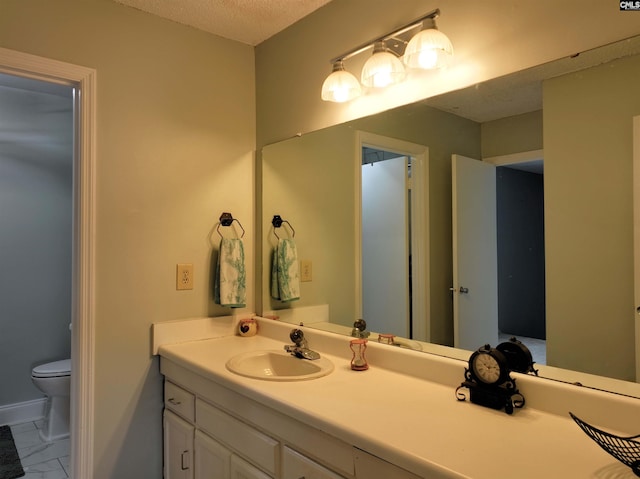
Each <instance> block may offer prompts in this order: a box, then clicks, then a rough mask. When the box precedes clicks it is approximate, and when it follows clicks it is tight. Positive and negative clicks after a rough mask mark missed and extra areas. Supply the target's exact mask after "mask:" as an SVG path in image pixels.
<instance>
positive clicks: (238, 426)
mask: <svg viewBox="0 0 640 479" xmlns="http://www.w3.org/2000/svg"><path fill="white" fill-rule="evenodd" d="M196 421H197V423H198V427H199V428H200V429H202V430H203V431H205V432H207V433H208V434H210V435H211V436H213V437H214V438H216V439H218V440H219V441H221V442H223V443H225V444H226V445H228V446H229V447H230V448H232V449H234V450H235V451H236V452H237V453H238V454H239V455H241V456H243V457H245V458H247V459H248V460H249V461H252V462H253V463H254V464H256V465H258V466H259V467H261V468H263V469H264V470H265V471H267V472H269V473H270V474H275V473H276V465H277V457H278V444H279V443H278V441H276V440H275V439H273V438H271V437H269V436H267V435H265V434H262V433H261V432H260V431H258V430H256V429H254V428H252V427H251V426H249V425H247V424H245V423H243V422H242V421H239V420H238V419H236V418H234V417H232V416H230V415H228V414H227V413H225V412H223V411H221V410H220V409H218V408H216V407H214V406H212V405H210V404H208V403H206V402H204V401H202V400H200V399H197V400H196Z"/></svg>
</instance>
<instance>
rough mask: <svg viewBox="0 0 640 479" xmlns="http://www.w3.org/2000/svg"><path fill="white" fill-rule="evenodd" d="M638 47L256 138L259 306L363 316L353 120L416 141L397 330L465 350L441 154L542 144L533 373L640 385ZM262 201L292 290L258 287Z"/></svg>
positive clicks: (444, 350) (335, 322) (505, 153)
mask: <svg viewBox="0 0 640 479" xmlns="http://www.w3.org/2000/svg"><path fill="white" fill-rule="evenodd" d="M639 44H640V42H639V39H638V38H633V39H628V40H624V41H622V42H618V43H616V44H612V45H607V46H603V47H601V48H599V49H596V50H592V51H588V52H582V53H581V54H580V55H577V56H575V57H571V58H564V59H560V60H558V61H556V62H552V63H549V64H545V65H541V66H540V67H537V68H533V69H529V70H526V71H523V72H519V73H516V74H513V75H509V76H507V77H503V78H498V79H496V80H492V81H489V82H486V83H483V84H478V85H475V86H474V87H470V88H467V89H465V90H462V91H458V92H452V93H448V94H445V95H442V96H439V97H434V98H431V99H427V100H424V101H422V102H418V103H415V104H412V105H407V106H404V107H400V108H396V109H393V110H389V111H387V112H383V113H379V114H377V115H373V116H371V117H367V118H361V119H358V120H354V121H351V122H348V123H344V124H341V125H336V126H333V127H330V128H327V129H324V130H320V131H316V132H313V133H310V134H306V135H303V136H302V137H297V138H292V139H289V140H286V141H283V142H280V143H277V144H274V145H269V146H266V147H265V148H263V150H262V152H261V154H262V164H261V176H262V205H261V206H262V212H261V213H262V219H261V222H262V223H261V224H262V228H263V235H262V243H263V251H262V257H263V268H262V277H261V283H262V312H263V315H266V316H269V315H274V314H275V315H277V316H279V317H280V318H281V319H284V320H286V319H287V318H292V320H294V321H296V322H297V321H298V316H295V315H294V313H296V312H302V311H306V312H305V315H304V319H305V325H307V326H313V324H311V322H313V321H315V320H313V319H312V321H311V322H309V318H322V319H323V320H324V319H326V320H327V322H326V323H325V322H324V321H320V323H319V324H318V326H319V327H323V328H324V329H329V330H334V331H336V332H344V333H346V334H349V333H350V332H351V326H352V324H353V322H354V320H355V319H357V318H358V317H359V315H360V314H361V313H362V304H361V297H362V292H361V288H362V281H361V276H360V274H361V273H360V272H361V269H362V265H361V264H360V253H361V250H360V246H359V241H360V239H361V236H360V235H361V230H360V228H361V223H360V201H361V199H360V191H359V189H360V183H359V182H360V171H361V167H362V166H361V164H360V163H359V162H358V160H357V159H356V158H357V157H358V155H360V148H361V142H360V140H359V138H361V136H360V135H361V133H360V132H366V134H375V135H378V136H379V137H380V138H382V139H383V140H381V141H382V142H384V141H385V140H384V138H389V139H391V140H389V141H391V144H393V141H396V140H400V141H401V142H405V143H410V144H412V145H418V146H420V145H422V146H423V147H425V148H426V149H427V155H426V160H425V161H426V169H427V178H426V180H425V188H426V191H424V192H423V194H424V195H425V204H427V205H428V207H427V208H426V212H425V216H424V221H425V225H426V226H425V228H424V231H425V233H424V234H425V236H424V237H423V238H418V239H417V241H421V242H423V243H424V244H423V246H424V250H425V251H426V252H427V257H428V259H427V261H426V263H425V264H426V268H427V269H426V272H425V276H426V282H425V289H424V290H423V291H421V292H420V293H418V292H416V291H414V292H413V295H418V294H421V295H424V296H425V298H426V309H427V313H426V315H425V316H427V320H426V321H427V324H426V325H422V326H423V327H424V330H425V332H424V336H425V337H424V338H414V339H419V340H421V341H410V343H412V344H416V345H417V348H416V349H423V350H425V351H428V352H435V353H437V354H444V355H448V356H452V357H456V358H458V359H466V358H467V357H468V351H466V350H458V349H456V348H452V347H451V346H452V345H453V304H452V303H453V301H452V295H453V294H457V293H455V292H454V293H452V292H451V291H450V288H457V287H459V286H461V285H454V284H453V273H452V264H453V252H452V242H453V236H452V178H451V174H452V167H451V161H452V160H451V156H452V155H456V154H457V155H463V156H467V157H471V158H475V159H482V158H484V159H487V158H488V157H491V158H501V159H503V160H504V158H505V157H507V158H508V157H509V156H510V155H514V154H515V156H518V154H521V153H522V154H524V155H525V156H526V155H527V153H523V152H531V151H539V150H542V149H543V151H544V153H543V156H544V216H545V218H544V228H545V231H544V248H545V255H546V260H545V266H546V272H545V277H546V285H545V298H546V325H545V329H546V342H547V358H546V361H545V362H546V363H547V364H548V366H540V375H541V376H545V377H550V378H553V379H559V380H563V381H569V382H576V381H580V382H581V383H583V384H584V385H586V386H594V387H598V388H604V389H607V390H613V391H616V392H621V393H624V394H629V395H634V396H637V397H640V394H639V393H638V391H639V390H640V389H638V388H637V386H638V385H637V384H635V383H633V382H632V381H634V380H635V341H634V334H635V333H634V331H635V329H634V328H635V324H634V323H635V316H634V314H635V313H634V311H635V306H634V299H633V224H632V222H633V213H632V202H633V197H632V195H633V188H632V184H631V178H632V172H633V170H632V145H633V138H632V118H633V116H634V115H640V93H638V92H637V89H635V87H634V86H633V85H634V78H635V79H637V78H638V77H639V75H640V56H637V54H638V52H639V51H640V50H639V48H638V45H639ZM608 81H610V82H611V83H606V82H608ZM543 138H544V142H543ZM543 143H544V144H543ZM543 147H544V148H543ZM400 150H402V148H400ZM275 214H278V215H281V217H282V218H283V219H286V220H287V221H289V222H290V223H291V225H292V226H293V227H294V228H295V232H296V236H295V239H296V242H297V246H298V254H299V258H300V259H301V260H305V261H308V262H310V264H311V281H308V282H303V283H302V284H301V299H300V300H299V301H296V302H293V303H280V302H278V301H275V300H272V299H271V298H270V295H269V271H270V252H271V249H272V248H273V246H274V245H275V241H276V237H275V234H274V228H273V227H272V226H271V218H272V217H273V215H275ZM275 233H278V234H279V236H282V235H283V234H289V232H288V230H282V231H276V232H275ZM470 240H471V241H473V239H470ZM415 241H416V239H415V238H414V242H415ZM498 241H500V239H498ZM380 254H383V252H380ZM522 274H524V275H525V276H526V275H527V272H524V273H522ZM523 313H524V311H523ZM364 319H365V320H366V319H367V318H364ZM419 321H423V319H422V318H416V317H414V318H413V323H414V324H415V323H416V322H419ZM413 329H414V330H415V329H416V328H415V327H414V328H413ZM378 332H384V331H378ZM507 333H511V331H507ZM410 336H411V333H410ZM422 339H426V340H427V341H422ZM427 343H432V344H433V345H434V346H433V347H430V346H429V345H427ZM480 345H481V344H478V346H480ZM534 356H535V355H534ZM535 359H536V358H535V357H534V360H535ZM605 378H609V379H608V380H607V379H605Z"/></svg>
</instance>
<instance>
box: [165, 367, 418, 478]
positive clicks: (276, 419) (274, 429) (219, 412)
mask: <svg viewBox="0 0 640 479" xmlns="http://www.w3.org/2000/svg"><path fill="white" fill-rule="evenodd" d="M161 370H162V373H163V374H164V375H165V412H164V418H165V419H164V427H165V432H164V437H165V444H164V457H165V479H301V478H304V479H388V478H390V477H393V478H394V479H418V476H415V475H413V474H411V473H409V472H407V471H405V470H404V469H400V468H398V467H397V466H395V465H393V464H390V463H388V462H386V461H383V460H382V459H380V458H377V457H375V456H372V455H370V454H368V453H366V452H365V451H361V450H360V449H357V448H356V447H354V446H352V445H351V444H348V443H346V442H344V441H341V440H340V439H338V438H336V437H333V436H330V435H328V434H327V433H325V432H323V431H320V430H319V429H316V428H314V427H311V426H309V425H307V424H304V423H302V422H300V421H298V420H296V419H293V418H291V417H290V416H287V415H285V414H282V413H280V412H278V411H277V410H276V409H273V408H271V407H268V406H265V405H264V404H262V403H261V402H258V401H255V400H252V399H250V398H248V397H246V396H243V395H241V394H238V393H236V392H235V391H232V390H231V389H228V388H225V387H224V386H222V385H220V384H218V383H216V382H214V381H211V380H207V379H205V378H203V377H202V376H199V375H197V374H194V373H193V372H191V371H189V370H187V369H185V368H182V367H180V366H177V365H175V364H173V363H171V362H168V361H165V360H162V361H161ZM174 381H175V382H179V383H180V385H177V384H175V383H174Z"/></svg>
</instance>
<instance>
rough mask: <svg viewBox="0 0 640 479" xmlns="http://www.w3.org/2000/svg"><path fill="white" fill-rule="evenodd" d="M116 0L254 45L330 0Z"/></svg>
mask: <svg viewBox="0 0 640 479" xmlns="http://www.w3.org/2000/svg"><path fill="white" fill-rule="evenodd" d="M114 1H116V2H117V3H121V4H123V5H128V6H130V7H133V8H136V9H138V10H142V11H144V12H147V13H152V14H154V15H157V16H159V17H163V18H167V19H169V20H173V21H175V22H178V23H182V24H184V25H190V26H192V27H195V28H198V29H200V30H204V31H206V32H209V33H213V34H215V35H218V36H221V37H224V38H228V39H231V40H236V41H238V42H242V43H246V44H248V45H254V46H255V45H258V44H260V43H262V42H263V41H264V40H266V39H267V38H269V37H271V36H273V35H275V34H276V33H278V32H280V31H282V30H284V29H285V28H287V27H288V26H289V25H291V24H293V23H295V22H296V21H298V20H300V19H301V18H302V17H305V16H307V15H308V14H310V13H311V12H313V11H314V10H317V9H318V8H320V7H321V6H323V5H324V4H326V3H329V2H330V0H114Z"/></svg>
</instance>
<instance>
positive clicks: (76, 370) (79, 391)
mask: <svg viewBox="0 0 640 479" xmlns="http://www.w3.org/2000/svg"><path fill="white" fill-rule="evenodd" d="M0 73H3V74H7V75H14V76H18V77H27V78H32V79H36V80H41V81H44V82H49V83H54V84H60V85H67V86H71V87H73V88H74V89H75V91H76V93H77V94H76V95H75V96H74V103H73V108H74V118H75V119H76V121H75V122H74V133H73V134H74V159H73V171H74V175H73V200H72V201H73V233H72V234H73V240H72V241H73V247H72V264H73V267H72V273H71V277H72V287H71V303H72V304H71V317H72V324H73V328H72V331H71V357H72V363H71V369H72V379H71V459H70V462H71V464H70V466H71V468H72V470H73V474H74V476H75V477H91V476H92V475H93V449H92V444H93V426H94V408H93V404H94V384H93V381H94V379H93V378H94V362H95V361H94V288H95V280H94V270H95V267H94V265H95V223H94V221H95V220H94V218H95V187H94V185H95V163H96V159H95V156H96V155H95V143H96V131H95V130H96V127H95V124H96V72H95V70H93V69H91V68H86V67H81V66H77V65H72V64H69V63H65V62H60V61H57V60H52V59H48V58H44V57H38V56H36V55H30V54H27V53H22V52H16V51H13V50H9V49H6V48H0Z"/></svg>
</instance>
